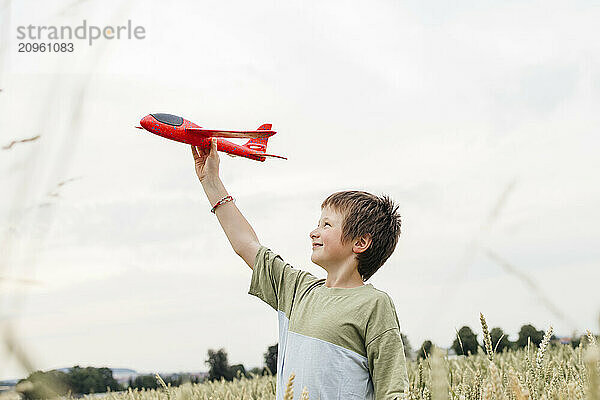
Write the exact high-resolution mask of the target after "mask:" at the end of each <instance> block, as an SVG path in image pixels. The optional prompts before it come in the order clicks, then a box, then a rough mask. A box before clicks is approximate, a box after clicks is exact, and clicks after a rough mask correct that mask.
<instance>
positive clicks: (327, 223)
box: [323, 222, 331, 226]
mask: <svg viewBox="0 0 600 400" xmlns="http://www.w3.org/2000/svg"><path fill="white" fill-rule="evenodd" d="M323 225H325V226H327V225H329V222H325V223H324V224H323ZM329 226H331V225H329Z"/></svg>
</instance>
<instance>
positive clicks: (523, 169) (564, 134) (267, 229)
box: [0, 0, 600, 379]
mask: <svg viewBox="0 0 600 400" xmlns="http://www.w3.org/2000/svg"><path fill="white" fill-rule="evenodd" d="M1 4H2V8H0V12H1V13H2V14H1V27H0V33H1V34H2V37H1V39H0V43H1V47H0V51H2V53H1V54H0V57H1V59H0V61H1V62H0V89H2V91H1V92H0V117H1V118H0V135H1V143H0V145H2V146H7V145H9V144H10V143H11V142H12V141H13V140H20V139H25V138H30V137H33V136H35V135H41V137H40V139H38V140H37V141H32V142H26V143H17V144H14V145H13V146H12V147H11V148H10V149H7V150H0V171H1V172H0V174H1V175H0V179H1V187H2V196H0V205H1V215H0V217H1V219H0V235H1V236H0V239H1V241H2V246H1V247H0V251H1V253H0V321H1V322H2V325H3V330H4V333H3V332H0V335H1V334H3V335H4V337H5V338H6V337H10V332H12V333H13V335H14V338H15V340H17V342H18V343H19V345H20V346H22V347H23V348H24V349H25V350H26V354H27V355H28V357H30V358H31V362H32V363H33V366H34V367H35V368H38V369H44V370H45V369H52V368H60V367H70V366H73V365H76V364H79V365H81V366H88V365H89V366H96V367H101V366H108V367H113V368H117V367H118V368H133V369H136V370H138V371H140V372H154V371H159V372H175V371H205V370H207V366H206V365H205V363H204V361H205V360H206V358H207V350H208V349H218V348H221V347H224V348H225V349H226V350H227V352H228V355H229V362H230V363H231V364H235V363H243V364H244V365H245V366H246V368H252V367H255V366H262V365H263V353H264V352H265V351H266V349H267V347H268V346H270V345H273V344H275V343H276V342H277V340H278V331H277V314H276V312H275V311H274V310H273V309H271V308H270V307H269V306H268V305H267V304H265V303H263V302H261V301H260V300H259V299H258V298H256V297H254V296H250V295H249V294H248V289H249V285H250V277H251V272H252V271H251V270H250V268H248V267H247V266H246V265H245V264H244V262H243V261H242V260H241V259H240V258H238V257H237V256H236V255H235V253H234V252H233V251H232V250H231V249H230V246H229V243H228V241H227V239H226V237H225V235H224V234H223V232H222V231H221V229H220V227H219V225H218V221H217V220H216V218H215V216H214V215H213V214H211V213H210V212H209V210H210V205H209V203H208V201H207V200H206V197H205V195H204V192H203V190H202V187H201V185H200V183H199V182H198V179H197V177H196V175H195V171H194V166H193V159H192V155H191V151H190V148H189V146H187V145H185V144H181V143H177V142H172V141H168V140H165V139H163V138H160V137H158V136H154V135H152V134H150V133H148V132H145V131H140V130H137V129H134V128H133V127H134V125H136V124H138V122H139V120H140V119H141V118H142V117H143V116H145V115H146V114H148V113H154V112H166V113H172V114H176V115H181V116H183V117H184V118H186V119H189V120H191V121H194V122H196V123H197V124H199V125H201V126H203V127H209V128H222V129H255V128H256V127H258V126H259V125H260V124H262V123H265V122H270V123H273V128H274V129H275V130H277V132H278V133H277V135H275V136H274V137H273V138H271V139H270V140H269V152H271V153H274V154H282V155H285V156H287V157H289V160H287V161H285V160H279V159H270V160H268V161H266V162H264V163H259V162H255V161H251V160H247V159H242V158H234V159H232V158H229V157H227V156H225V155H222V156H221V177H222V180H223V182H224V183H225V186H226V187H227V189H228V190H229V192H230V193H231V194H232V195H233V196H234V197H235V198H236V204H237V206H238V207H239V208H240V210H241V211H242V212H243V213H244V215H245V216H246V218H247V219H248V220H249V221H250V223H251V224H252V226H253V227H254V229H255V231H256V232H257V234H258V236H259V239H260V241H261V243H262V244H264V245H266V246H268V247H270V248H271V249H273V250H274V251H276V252H278V253H279V254H281V255H282V257H283V258H284V259H285V260H286V261H288V262H289V263H291V264H292V265H293V266H294V267H295V268H299V269H303V270H307V271H309V272H311V273H312V274H314V275H315V276H317V277H321V278H324V277H326V272H325V271H324V270H322V269H321V268H320V267H318V266H316V265H313V264H311V262H310V253H311V250H310V240H309V236H308V233H309V232H310V231H311V230H312V229H313V228H314V226H315V225H316V223H317V220H318V218H319V215H320V204H321V202H322V201H323V199H324V198H325V197H326V196H327V195H329V194H330V193H332V192H334V191H338V190H346V189H358V190H367V191H371V192H373V193H376V194H382V193H386V194H389V195H390V196H391V197H392V198H393V199H395V200H396V201H397V203H398V204H399V206H400V211H401V214H402V218H403V220H402V221H403V222H402V229H403V231H402V235H401V237H400V241H399V243H398V246H397V248H396V251H395V253H394V254H393V255H392V257H391V258H390V259H389V260H388V261H387V262H386V264H385V265H384V266H383V267H382V268H381V269H380V270H379V271H378V272H377V273H376V274H375V275H374V276H373V277H372V278H371V279H370V280H369V281H368V283H372V284H373V286H374V287H375V288H377V289H380V290H383V291H385V292H386V293H388V294H389V295H390V297H391V298H392V300H393V302H394V304H395V306H396V309H397V313H398V317H399V320H400V325H401V329H402V331H403V332H404V333H405V334H406V335H407V336H408V338H409V339H410V341H411V344H412V346H413V348H416V347H418V346H419V345H420V344H421V343H422V341H423V340H425V339H431V340H433V341H434V343H436V344H438V345H440V346H449V345H450V344H451V343H452V340H453V333H454V330H455V329H459V328H460V327H461V326H463V325H465V324H467V325H469V326H471V327H472V328H473V329H474V330H475V331H476V332H477V333H479V337H481V334H480V332H481V328H480V326H479V312H483V313H484V314H485V316H486V317H487V321H488V324H489V325H490V326H491V327H495V326H500V327H502V328H503V329H504V330H505V331H506V332H507V333H508V334H510V335H511V339H514V338H515V336H516V333H517V332H518V329H519V327H520V326H521V325H523V324H524V323H529V322H531V323H533V324H534V325H535V326H536V327H537V328H538V329H544V330H545V329H547V328H548V326H549V325H553V327H554V330H555V332H556V333H557V334H558V335H559V336H568V335H571V333H572V332H573V331H574V330H576V331H577V332H579V333H581V332H582V331H583V330H585V329H592V330H594V331H596V332H597V331H598V329H599V328H598V315H599V314H598V312H599V311H600V294H599V293H600V291H599V290H598V281H599V279H600V272H599V270H598V267H599V265H598V263H599V261H600V250H599V248H598V246H597V243H598V240H599V236H600V225H599V222H600V211H599V210H598V204H599V200H600V190H599V189H598V184H597V183H594V182H597V180H598V171H599V167H600V161H599V159H598V157H597V153H598V145H599V144H600V143H599V142H600V138H599V135H598V128H599V127H600V114H599V113H598V107H599V106H600V69H599V67H600V42H598V40H597V21H598V20H599V18H600V7H599V4H598V3H597V2H596V3H595V2H591V1H590V2H586V1H582V2H548V1H544V2H542V1H537V2H522V1H518V2H517V1H515V2H513V1H508V2H488V1H484V2H482V1H470V2H469V1H466V2H461V3H460V4H457V3H456V2H452V3H448V2H444V1H439V2H422V1H410V2H406V1H389V2H381V1H378V2H369V3H367V2H347V1H344V2H317V1H303V2H300V1H295V2H276V1H254V2H244V1H235V2H205V1H202V2H198V1H189V2H183V1H181V2H177V3H165V2H148V1H146V2H141V1H137V2H134V1H129V2H127V1H126V2H123V1H102V2H100V1H94V0H89V1H73V0H71V1H47V2H38V1H32V0H26V1H19V2H15V1H12V2H11V1H7V0H4V1H3V2H1ZM167 4H168V5H167ZM84 19H85V20H86V21H87V25H90V24H91V25H96V26H100V27H104V26H107V25H110V26H116V25H126V24H127V20H131V21H132V24H133V26H143V27H144V29H145V38H144V39H140V40H136V39H132V40H128V39H114V40H97V41H95V42H94V43H93V44H92V45H91V46H90V45H88V43H87V41H86V40H79V39H76V40H72V42H73V43H74V51H73V53H37V54H33V53H29V54H28V53H18V52H17V49H18V48H17V45H18V43H19V41H18V40H17V27H18V26H27V25H30V24H32V25H43V26H50V25H53V26H61V25H65V26H71V27H73V28H75V27H76V26H79V25H81V24H82V21H83V20H84ZM26 41H27V40H23V41H21V42H26ZM67 41H68V40H67ZM29 42H33V41H32V40H29ZM65 181H66V183H65V184H63V185H60V183H61V182H65ZM594 243H595V244H596V245H594ZM4 341H5V342H6V339H5V340H4ZM0 360H2V362H1V363H0V379H9V378H20V377H24V376H26V375H27V372H26V371H25V369H24V368H23V366H22V365H21V364H20V363H19V362H17V361H16V359H15V358H14V357H13V356H12V355H11V354H9V352H7V350H6V348H5V347H2V346H0Z"/></svg>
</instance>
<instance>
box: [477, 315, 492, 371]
mask: <svg viewBox="0 0 600 400" xmlns="http://www.w3.org/2000/svg"><path fill="white" fill-rule="evenodd" d="M479 320H480V321H481V328H482V329H483V343H484V344H485V350H486V352H487V355H488V358H489V359H490V361H494V349H493V348H492V337H491V336H490V331H489V330H488V326H487V323H486V322H485V317H484V316H483V313H479Z"/></svg>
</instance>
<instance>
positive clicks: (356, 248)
mask: <svg viewBox="0 0 600 400" xmlns="http://www.w3.org/2000/svg"><path fill="white" fill-rule="evenodd" d="M372 241H373V237H372V236H371V235H370V234H369V233H367V234H366V235H362V236H361V237H359V238H358V239H356V240H355V241H354V245H353V246H352V251H353V252H354V253H362V252H363V251H365V250H367V249H368V248H369V246H370V245H371V242H372Z"/></svg>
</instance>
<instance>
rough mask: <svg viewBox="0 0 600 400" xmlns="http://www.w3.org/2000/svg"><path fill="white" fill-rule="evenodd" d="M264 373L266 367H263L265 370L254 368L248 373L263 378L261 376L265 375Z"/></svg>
mask: <svg viewBox="0 0 600 400" xmlns="http://www.w3.org/2000/svg"><path fill="white" fill-rule="evenodd" d="M264 371H265V368H264V367H263V368H260V367H254V368H251V369H250V370H249V371H248V374H254V375H258V376H261V375H264ZM251 376H252V375H251Z"/></svg>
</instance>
